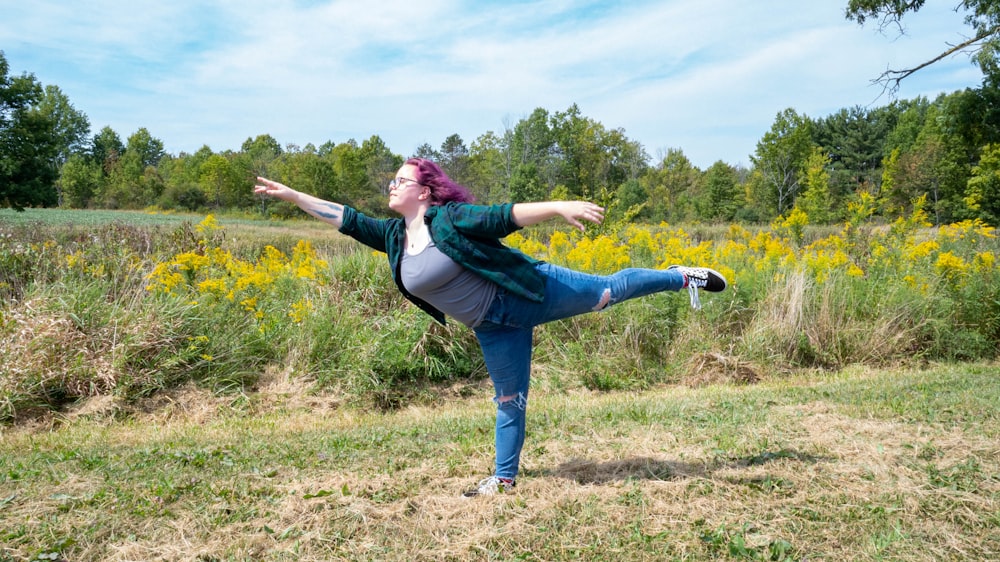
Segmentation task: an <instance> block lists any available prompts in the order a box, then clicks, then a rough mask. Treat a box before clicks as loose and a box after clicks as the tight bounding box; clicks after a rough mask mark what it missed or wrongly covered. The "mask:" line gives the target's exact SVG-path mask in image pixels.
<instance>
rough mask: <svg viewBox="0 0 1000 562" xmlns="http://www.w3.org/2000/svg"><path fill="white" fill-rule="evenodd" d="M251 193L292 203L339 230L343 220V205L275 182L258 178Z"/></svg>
mask: <svg viewBox="0 0 1000 562" xmlns="http://www.w3.org/2000/svg"><path fill="white" fill-rule="evenodd" d="M253 192H254V193H259V194H261V195H270V196H271V197H274V198H275V199H281V200H282V201H288V202H289V203H294V204H295V205H297V206H298V207H299V208H300V209H302V210H303V211H305V212H307V213H309V214H310V215H312V216H314V217H316V218H318V219H319V220H321V221H323V222H326V223H329V224H332V225H333V226H335V227H337V228H340V225H341V224H342V221H343V220H344V206H343V205H340V204H337V203H331V202H330V201H324V200H323V199H320V198H319V197H313V196H312V195H308V194H305V193H302V192H300V191H295V190H294V189H292V188H290V187H288V186H287V185H284V184H281V183H278V182H276V181H271V180H269V179H266V178H261V177H258V178H257V185H255V186H254V188H253Z"/></svg>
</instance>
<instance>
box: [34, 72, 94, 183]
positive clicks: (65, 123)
mask: <svg viewBox="0 0 1000 562" xmlns="http://www.w3.org/2000/svg"><path fill="white" fill-rule="evenodd" d="M38 112H39V113H41V114H42V115H44V116H45V117H47V118H48V119H49V121H51V122H52V126H53V134H54V135H55V139H56V141H57V143H58V146H57V154H56V160H57V164H59V165H62V163H63V162H65V161H67V160H69V156H70V154H74V153H82V152H84V151H85V149H86V141H87V135H88V134H90V121H89V120H88V119H87V116H86V115H84V114H83V113H81V112H80V111H77V110H76V108H74V107H73V104H72V103H70V101H69V98H68V97H66V95H65V94H63V93H62V90H60V89H59V88H58V87H57V86H45V92H44V94H43V95H42V99H41V101H40V102H39V104H38Z"/></svg>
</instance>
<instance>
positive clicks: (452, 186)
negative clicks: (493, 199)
mask: <svg viewBox="0 0 1000 562" xmlns="http://www.w3.org/2000/svg"><path fill="white" fill-rule="evenodd" d="M405 164H408V165H411V166H416V167H417V173H416V176H417V177H415V178H413V179H415V180H417V182H418V183H420V185H424V186H427V187H429V188H431V205H444V204H445V203H449V202H451V201H456V202H459V203H472V202H473V201H475V200H476V197H475V196H474V195H472V192H471V191H469V188H467V187H465V186H464V185H460V184H458V183H455V181H454V180H452V179H451V178H449V177H448V174H446V173H444V170H442V169H441V167H440V166H438V165H437V164H435V163H434V162H433V161H431V160H427V159H426V158H410V159H409V160H407V161H406V162H405Z"/></svg>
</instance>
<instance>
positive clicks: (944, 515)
mask: <svg viewBox="0 0 1000 562" xmlns="http://www.w3.org/2000/svg"><path fill="white" fill-rule="evenodd" d="M724 359H725V358H724V357H723V358H715V357H713V358H711V359H710V360H706V361H708V362H718V363H719V364H721V365H723V366H724V367H725V368H732V367H733V366H732V365H728V366H727V361H725V360H724ZM879 376H880V375H879V374H878V373H873V372H863V373H861V374H860V375H858V374H855V375H850V377H853V378H851V379H850V380H852V381H855V382H857V383H859V384H860V385H861V386H862V387H863V385H865V384H868V382H866V381H870V384H872V385H877V384H881V383H880V382H878V381H879V379H878V378H877V377H879ZM918 378H920V380H923V378H922V377H918ZM900 384H909V383H908V382H907V380H905V378H904V380H901V381H900ZM796 388H797V389H798V390H796ZM852 388H853V387H852ZM891 388H892V386H891V385H890V386H889V389H890V390H891ZM261 389H262V392H261V394H260V395H255V396H251V397H248V398H249V400H248V402H247V404H249V405H243V406H241V408H243V409H234V406H233V405H232V397H217V396H212V395H210V394H206V393H205V392H204V391H200V390H197V389H194V388H187V389H185V390H182V391H178V392H176V393H174V394H172V395H170V396H169V397H166V398H163V399H161V400H162V402H161V403H159V404H157V405H155V407H153V406H154V405H153V404H149V406H150V412H149V413H147V414H143V415H138V416H137V417H135V418H134V419H133V420H132V421H130V422H128V423H121V422H117V421H113V420H112V419H110V418H102V417H100V416H98V417H92V418H88V417H86V416H85V415H81V416H80V417H78V418H77V419H75V420H73V421H67V422H66V423H64V424H63V425H62V426H61V427H58V428H50V429H48V430H46V431H39V430H38V429H37V428H36V429H34V430H26V429H17V430H13V431H10V430H8V431H7V432H6V433H5V434H4V435H3V437H2V439H0V452H2V453H3V455H4V458H7V459H15V458H18V457H23V459H22V461H19V462H22V463H28V460H27V458H28V457H30V454H31V453H30V451H34V454H41V455H43V456H45V458H48V459H50V460H49V461H48V462H49V468H47V469H46V471H45V472H44V473H43V474H42V475H41V476H40V477H38V478H35V479H34V480H32V481H27V480H10V479H8V481H7V482H6V483H4V487H5V491H4V493H0V501H3V499H4V498H6V497H8V496H9V495H13V499H10V500H9V501H7V502H6V503H5V505H3V507H2V508H0V527H2V528H6V529H8V531H7V533H10V531H9V530H10V529H15V528H17V527H18V526H19V525H24V523H23V522H24V521H34V523H29V524H27V528H28V529H30V531H29V532H30V533H31V534H29V535H28V536H29V537H30V538H29V539H28V540H26V539H25V538H24V537H13V538H14V540H10V541H8V544H7V546H5V547H4V549H6V552H8V553H9V555H10V556H13V557H14V559H26V558H27V557H29V556H33V555H34V554H36V553H37V552H39V551H41V550H44V549H45V548H46V547H47V546H48V545H50V544H51V543H52V542H54V541H55V540H56V539H57V538H58V537H72V538H74V540H76V544H75V545H74V546H72V547H70V548H69V549H68V551H67V553H66V559H68V560H108V561H132V560H175V561H204V560H435V561H441V560H513V559H527V560H567V559H595V560H609V559H616V560H659V559H668V560H669V559H676V560H685V559H686V560H705V559H753V558H748V556H750V555H744V556H742V558H741V557H740V556H736V555H730V552H731V551H730V550H728V549H729V548H730V547H731V546H732V544H733V542H732V541H733V540H734V539H733V537H735V536H738V538H739V540H740V541H741V544H743V545H744V548H745V551H746V552H750V553H757V554H759V555H763V553H765V552H766V551H767V548H768V546H769V545H772V544H776V543H777V542H778V541H787V542H788V543H789V544H790V545H791V547H792V548H793V551H792V553H791V554H790V555H789V556H790V558H787V559H797V560H903V561H931V560H963V559H964V560H985V559H990V558H991V557H995V556H997V555H1000V536H998V533H997V529H998V526H1000V520H998V516H997V514H998V513H1000V511H998V510H1000V503H998V498H1000V476H998V475H1000V444H998V441H997V434H996V431H995V430H989V429H988V428H987V427H985V426H982V425H979V424H978V423H977V420H974V419H968V418H966V417H965V416H964V414H962V413H961V412H958V413H957V414H958V415H957V416H956V417H955V418H952V419H953V421H947V420H946V421H937V422H934V421H928V420H923V421H921V420H914V419H906V417H901V416H886V415H884V414H883V415H873V414H874V412H876V411H877V410H878V406H879V405H878V404H875V403H872V404H869V403H867V402H864V401H861V402H858V403H857V404H856V406H857V407H858V408H860V409H861V411H860V412H859V410H858V409H857V408H856V407H855V405H852V404H847V403H845V402H844V401H843V398H844V396H845V395H846V394H849V393H850V392H855V391H854V390H850V389H848V390H840V389H839V387H838V386H837V384H836V383H831V382H828V381H825V380H824V379H822V378H812V379H809V380H803V381H800V383H799V384H798V385H797V386H796V387H795V388H789V387H787V386H784V385H781V384H770V383H762V384H760V385H757V386H753V387H746V386H742V387H733V386H725V385H724V386H717V385H716V386H709V387H703V388H685V387H672V388H662V389H657V390H654V391H650V392H644V393H641V394H625V393H621V394H606V393H603V394H602V393H593V392H580V393H568V394H539V395H536V396H535V397H534V398H533V402H532V407H531V408H532V416H533V417H532V418H531V419H532V420H533V421H534V423H533V424H532V428H531V430H530V431H531V435H530V436H529V443H528V446H527V448H526V451H525V459H524V464H525V470H524V474H523V475H522V478H521V479H520V480H519V482H518V487H517V489H516V493H514V494H510V495H506V496H502V497H497V498H479V499H475V500H466V499H463V498H461V497H459V494H460V492H461V491H462V490H463V489H465V488H467V487H468V486H469V485H470V484H471V483H473V482H474V481H475V479H476V478H478V476H479V475H482V474H483V473H484V472H485V471H487V470H488V469H489V465H490V462H491V459H490V457H491V453H492V447H491V444H490V435H489V431H488V428H489V419H490V417H491V416H492V411H493V410H492V406H491V405H490V403H489V400H488V396H486V395H485V393H483V394H482V395H478V396H476V397H474V398H471V399H455V400H453V401H450V402H449V403H447V404H443V405H440V406H437V407H434V408H431V407H412V408H407V409H404V410H401V411H399V412H396V413H392V414H376V413H368V412H363V411H358V410H354V409H351V408H347V407H344V406H343V405H342V404H340V403H339V402H338V400H337V399H336V398H335V397H331V396H317V395H314V394H313V393H312V391H311V390H310V386H309V385H308V383H307V382H303V381H297V380H295V379H294V378H293V377H291V376H289V374H288V373H287V372H278V371H275V372H271V373H269V374H268V375H266V376H265V377H264V378H263V380H262V384H261ZM803 389H806V390H809V389H811V390H817V392H816V393H815V394H809V393H806V394H801V393H802V392H804V391H805V390H803ZM823 389H826V390H825V391H824V390H823ZM824 392H825V395H827V396H828V398H822V396H824ZM803 396H806V397H807V398H803ZM808 396H812V398H808ZM869 406H870V407H871V408H870V409H867V410H866V408H869ZM956 407H957V408H960V407H961V406H960V405H956ZM95 408H96V410H98V411H99V409H100V407H99V406H95ZM762 410H764V411H762ZM865 411H868V412H869V413H868V414H865V413H864V412H865ZM470 428H472V429H470ZM442 433H443V435H442ZM463 433H472V434H477V435H478V436H474V437H473V438H472V439H463V438H462V435H461V434H463ZM338 435H342V436H345V437H351V439H353V440H354V441H352V442H358V443H370V445H368V446H366V447H365V448H360V449H346V450H342V451H334V450H331V449H329V448H328V447H326V446H322V445H315V444H312V443H313V440H321V439H323V438H325V436H338ZM385 440H389V441H388V442H385ZM411 440H424V441H426V445H425V446H426V449H424V448H421V447H420V446H414V445H413V444H412V443H411ZM261 442H267V443H271V444H274V446H275V447H276V448H277V449H278V450H285V448H287V449H288V451H287V454H289V455H291V456H289V457H286V456H283V455H284V454H285V453H283V454H282V455H276V456H272V457H269V458H263V459H257V458H250V457H252V456H253V455H245V456H243V457H241V456H240V455H239V454H238V449H239V448H240V447H246V448H249V449H252V450H258V449H255V448H254V447H257V446H259V444H260V443H261ZM231 449H237V451H236V453H234V454H233V459H232V460H233V463H234V466H232V467H231V468H225V469H222V468H224V467H218V466H206V467H204V469H199V470H187V469H186V467H185V466H184V465H178V464H177V463H175V462H173V461H172V458H171V457H169V456H166V457H164V459H165V461H166V462H164V463H163V464H164V465H165V466H162V467H157V466H152V467H149V466H145V465H142V464H141V462H139V461H141V459H139V458H136V457H141V456H142V455H144V454H154V453H155V454H160V455H162V454H163V452H164V451H177V452H178V453H185V454H188V453H190V452H191V451H192V450H193V451H202V450H212V451H218V450H227V451H228V450H231ZM259 450H263V451H269V450H270V449H259ZM18 451H23V452H21V453H19V452H18ZM149 451H153V452H154V453H150V452H149ZM417 452H421V453H420V454H417ZM70 453H72V454H70ZM104 453H107V454H108V457H109V458H110V459H112V460H111V461H108V462H116V463H118V464H123V463H124V465H128V462H124V461H122V460H121V459H122V457H128V458H130V459H132V460H131V461H129V462H133V461H134V462H136V463H137V464H138V465H140V466H142V468H141V470H144V471H148V473H145V474H144V475H142V478H140V479H136V478H135V476H134V475H130V474H127V473H120V474H118V477H115V474H116V472H115V470H109V469H106V467H105V468H103V469H102V467H101V465H100V463H101V462H102V455H103V454H104ZM46 455H47V456H46ZM53 455H54V456H53ZM73 455H76V458H77V459H91V460H90V461H89V463H84V462H82V461H79V460H74V459H73ZM317 455H342V456H338V457H335V458H329V459H325V460H322V462H321V461H318V460H315V459H312V457H316V456H317ZM59 459H63V460H59ZM389 460H392V461H395V464H392V463H389V464H387V461H389ZM18 466H19V467H20V468H18V469H14V470H15V471H16V470H26V469H25V468H24V467H25V466H28V464H24V465H23V466H22V465H20V464H19V465H18ZM189 478H196V479H197V480H198V483H197V484H195V485H193V486H194V487H195V488H194V489H193V490H192V491H191V492H190V496H185V495H181V496H180V497H177V498H170V497H166V498H164V497H163V495H162V492H159V491H157V490H158V486H161V485H162V484H163V482H165V481H169V480H174V481H175V482H174V484H176V483H177V482H176V481H180V480H184V479H189ZM199 490H200V491H201V492H198V491H199ZM158 494H160V495H158ZM157 498H160V499H159V500H157ZM139 500H142V501H139ZM157 501H160V502H161V503H159V504H157ZM147 504H148V506H147ZM136 505H141V506H147V507H148V509H149V510H150V513H149V514H148V515H146V516H138V515H135V514H134V513H129V510H130V509H131V510H133V511H134V510H135V506H136ZM144 509H145V508H144ZM95 521H100V522H101V524H100V525H94V522H95ZM7 538H8V539H10V538H11V536H10V535H9V534H8V535H7ZM713 540H715V541H720V545H719V547H720V548H721V550H713V548H712V546H711V545H712V541H713ZM46 541H48V542H46ZM0 552H5V550H3V549H0Z"/></svg>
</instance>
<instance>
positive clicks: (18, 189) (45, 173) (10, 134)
mask: <svg viewBox="0 0 1000 562" xmlns="http://www.w3.org/2000/svg"><path fill="white" fill-rule="evenodd" d="M9 71H10V66H9V64H8V63H7V58H6V57H5V56H4V54H3V51H0V206H5V207H13V208H14V209H16V210H23V209H24V207H26V206H33V205H38V206H50V205H55V204H56V202H57V200H58V197H57V192H56V187H55V182H56V179H57V177H58V172H57V168H56V165H55V161H56V158H57V157H58V154H59V139H58V138H57V136H56V133H55V123H54V122H53V120H52V118H51V116H50V115H48V114H46V113H44V112H42V111H39V110H38V108H37V105H38V104H39V103H40V102H41V101H42V100H43V99H44V90H43V89H42V86H41V84H40V83H38V81H37V80H35V77H34V75H31V74H27V73H25V74H22V75H21V76H13V77H12V76H8V73H9Z"/></svg>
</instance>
